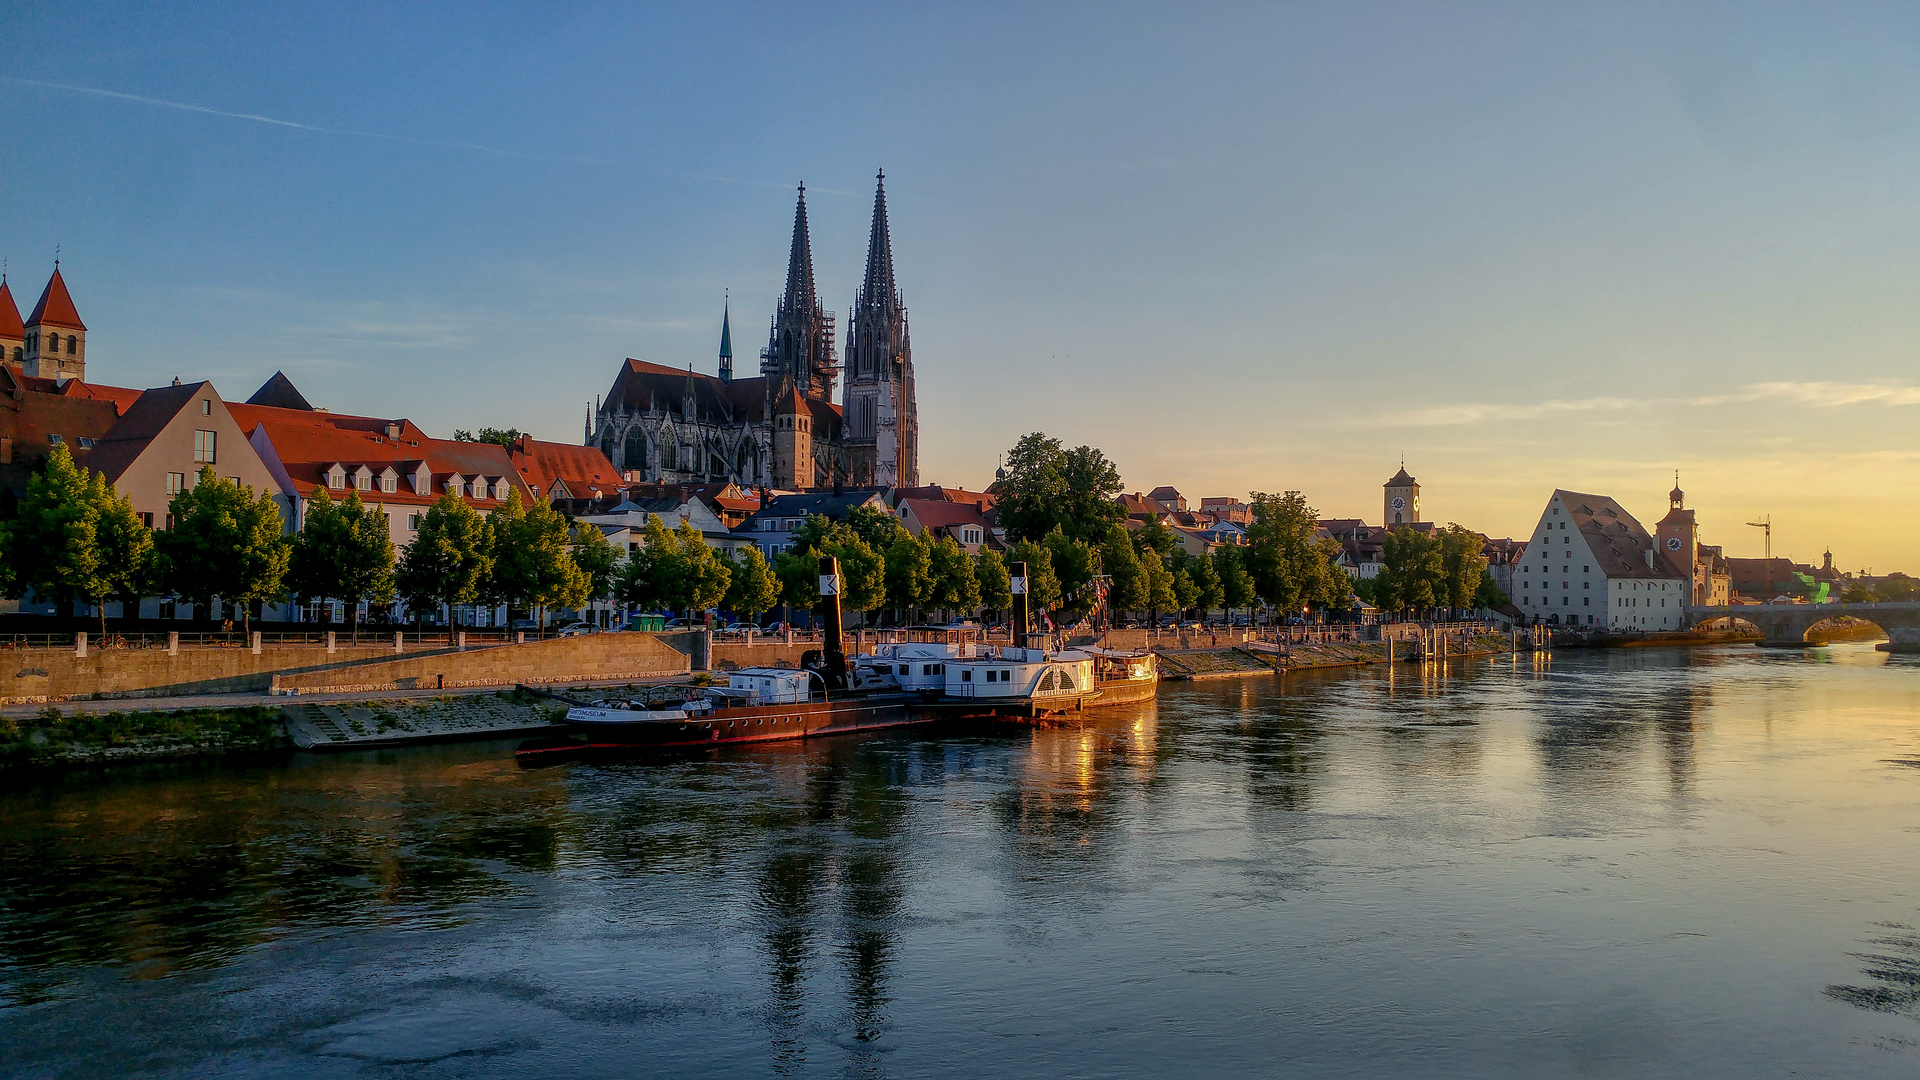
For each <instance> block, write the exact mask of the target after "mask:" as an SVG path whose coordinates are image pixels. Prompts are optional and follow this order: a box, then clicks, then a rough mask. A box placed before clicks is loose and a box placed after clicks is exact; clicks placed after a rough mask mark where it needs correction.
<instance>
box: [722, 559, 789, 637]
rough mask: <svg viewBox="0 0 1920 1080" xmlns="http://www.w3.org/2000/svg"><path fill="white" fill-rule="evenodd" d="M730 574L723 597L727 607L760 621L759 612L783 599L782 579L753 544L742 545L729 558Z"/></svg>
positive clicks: (751, 620) (748, 618)
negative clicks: (781, 590)
mask: <svg viewBox="0 0 1920 1080" xmlns="http://www.w3.org/2000/svg"><path fill="white" fill-rule="evenodd" d="M727 569H728V570H729V571H730V576H729V577H728V579H727V595H726V599H725V600H724V601H723V603H725V605H726V607H727V610H728V611H731V612H733V613H734V614H735V615H742V616H745V617H746V620H747V621H748V622H758V621H759V619H760V616H761V615H762V614H763V613H765V612H766V611H768V610H769V609H771V608H772V607H773V605H775V604H777V603H779V602H780V582H779V579H777V578H775V577H774V576H773V568H772V567H770V566H768V565H767V559H766V556H764V555H762V554H760V549H759V548H757V547H753V546H751V545H749V546H747V547H743V548H739V549H737V550H736V551H734V553H733V554H732V556H731V557H730V559H729V566H728V567H727Z"/></svg>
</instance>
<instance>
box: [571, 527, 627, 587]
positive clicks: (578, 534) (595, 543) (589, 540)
mask: <svg viewBox="0 0 1920 1080" xmlns="http://www.w3.org/2000/svg"><path fill="white" fill-rule="evenodd" d="M572 554H573V565H575V566H577V567H579V568H580V572H581V573H583V574H585V575H587V600H588V602H589V603H591V602H592V601H595V600H605V599H608V598H609V597H611V596H612V595H613V586H614V581H615V579H616V578H617V577H618V575H619V572H620V549H619V548H617V547H614V546H613V541H611V540H609V539H607V534H606V533H603V532H601V531H600V530H599V528H598V527H596V526H594V525H590V524H588V523H586V522H579V523H577V524H575V525H574V527H573V551H572Z"/></svg>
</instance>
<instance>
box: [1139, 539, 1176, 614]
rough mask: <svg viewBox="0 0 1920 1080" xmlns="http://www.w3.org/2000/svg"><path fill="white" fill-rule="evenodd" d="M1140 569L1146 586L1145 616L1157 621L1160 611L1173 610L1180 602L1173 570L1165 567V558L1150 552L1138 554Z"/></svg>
mask: <svg viewBox="0 0 1920 1080" xmlns="http://www.w3.org/2000/svg"><path fill="white" fill-rule="evenodd" d="M1140 570H1141V576H1142V577H1143V578H1144V579H1145V583H1146V587H1147V617H1148V618H1149V619H1150V620H1152V621H1153V622H1155V623H1158V622H1159V620H1160V613H1161V612H1163V611H1172V610H1174V609H1175V608H1176V607H1177V606H1178V605H1179V602H1180V599H1179V594H1178V593H1177V592H1176V591H1175V589H1174V577H1173V571H1171V570H1168V569H1167V563H1166V560H1165V559H1163V558H1161V557H1160V556H1159V555H1158V554H1152V553H1149V554H1143V555H1141V556H1140Z"/></svg>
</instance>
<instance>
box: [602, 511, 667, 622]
mask: <svg viewBox="0 0 1920 1080" xmlns="http://www.w3.org/2000/svg"><path fill="white" fill-rule="evenodd" d="M678 557H679V546H678V545H677V544H675V543H674V542H673V534H672V533H669V532H668V531H667V527H666V526H665V525H663V524H661V522H660V519H659V518H657V517H648V518H647V523H646V524H645V525H644V526H642V527H641V530H640V547H639V549H638V550H636V551H632V552H629V553H628V554H627V557H626V559H625V560H624V561H622V562H621V564H620V571H619V574H618V576H617V577H615V579H614V595H615V596H616V597H617V598H619V600H620V602H621V603H622V604H625V605H628V606H629V607H637V608H641V609H643V610H649V611H651V610H657V609H660V608H666V607H672V606H673V604H672V603H671V601H670V600H669V598H668V596H667V589H666V586H665V584H664V581H665V577H666V576H667V575H669V574H671V573H672V572H673V571H672V570H671V568H670V567H667V564H670V563H671V562H672V561H673V560H674V559H676V558H678ZM663 567H666V568H665V569H663Z"/></svg>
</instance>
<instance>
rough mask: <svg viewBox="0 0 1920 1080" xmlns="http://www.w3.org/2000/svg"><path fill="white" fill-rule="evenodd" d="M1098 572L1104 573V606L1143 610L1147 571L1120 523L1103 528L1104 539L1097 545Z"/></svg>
mask: <svg viewBox="0 0 1920 1080" xmlns="http://www.w3.org/2000/svg"><path fill="white" fill-rule="evenodd" d="M1100 571H1101V573H1104V574H1106V575H1107V578H1108V592H1107V606H1108V607H1109V608H1110V609H1111V610H1113V611H1115V612H1125V611H1144V610H1145V609H1146V606H1147V600H1148V599H1149V597H1148V592H1147V573H1146V570H1145V568H1144V567H1142V566H1141V564H1140V556H1139V555H1137V554H1136V553H1135V552H1134V550H1133V538H1132V537H1131V536H1129V535H1128V534H1127V530H1126V527H1125V526H1123V525H1112V526H1109V527H1108V529H1107V538H1106V542H1105V543H1103V544H1101V545H1100Z"/></svg>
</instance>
